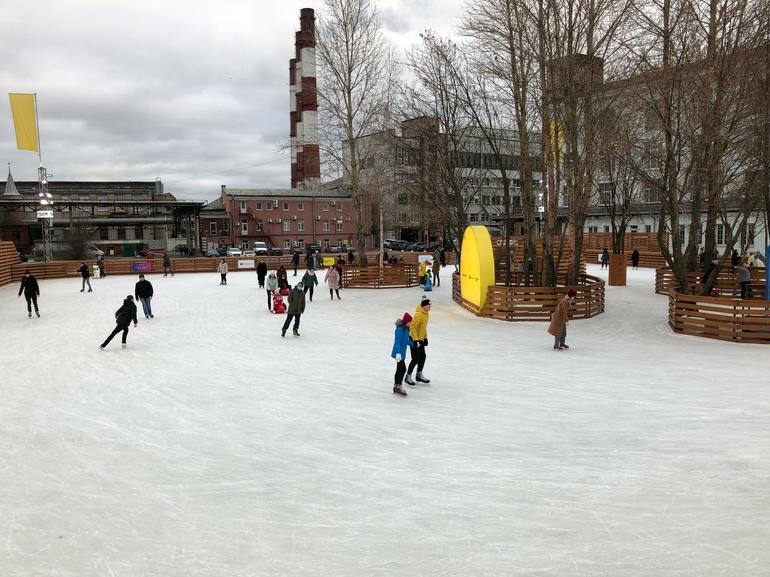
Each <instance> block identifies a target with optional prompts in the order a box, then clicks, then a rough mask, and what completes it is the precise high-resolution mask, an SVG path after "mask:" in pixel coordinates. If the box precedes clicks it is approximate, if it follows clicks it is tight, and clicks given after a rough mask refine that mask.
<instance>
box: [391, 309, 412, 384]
mask: <svg viewBox="0 0 770 577" xmlns="http://www.w3.org/2000/svg"><path fill="white" fill-rule="evenodd" d="M411 322H412V315H410V314H409V313H404V316H403V317H402V318H400V319H397V320H396V332H395V335H394V337H393V350H392V351H391V352H390V356H391V357H393V358H394V359H396V374H395V375H394V376H393V393H395V394H396V395H400V396H402V397H405V396H406V391H405V390H404V389H403V388H402V387H401V383H402V382H403V380H404V375H405V374H406V361H405V359H406V349H407V348H408V347H411V346H412V339H411V338H410V337H409V325H410V324H411Z"/></svg>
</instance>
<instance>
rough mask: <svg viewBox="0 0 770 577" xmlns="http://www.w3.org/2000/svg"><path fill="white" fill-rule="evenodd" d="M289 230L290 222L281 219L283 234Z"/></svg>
mask: <svg viewBox="0 0 770 577" xmlns="http://www.w3.org/2000/svg"><path fill="white" fill-rule="evenodd" d="M290 230H291V221H290V220H286V219H283V232H289V231H290Z"/></svg>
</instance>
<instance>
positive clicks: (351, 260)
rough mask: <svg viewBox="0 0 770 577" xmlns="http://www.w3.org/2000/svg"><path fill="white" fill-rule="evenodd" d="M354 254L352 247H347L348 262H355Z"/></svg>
mask: <svg viewBox="0 0 770 577" xmlns="http://www.w3.org/2000/svg"><path fill="white" fill-rule="evenodd" d="M355 258H356V257H355V255H354V254H353V249H352V248H349V249H348V264H350V265H352V264H353V263H354V262H355Z"/></svg>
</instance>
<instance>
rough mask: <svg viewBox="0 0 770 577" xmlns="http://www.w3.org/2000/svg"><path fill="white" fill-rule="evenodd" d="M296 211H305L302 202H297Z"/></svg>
mask: <svg viewBox="0 0 770 577" xmlns="http://www.w3.org/2000/svg"><path fill="white" fill-rule="evenodd" d="M297 210H305V203H304V202H298V203H297Z"/></svg>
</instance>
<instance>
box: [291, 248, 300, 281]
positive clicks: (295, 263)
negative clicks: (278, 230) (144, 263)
mask: <svg viewBox="0 0 770 577" xmlns="http://www.w3.org/2000/svg"><path fill="white" fill-rule="evenodd" d="M291 265H292V266H293V267H294V276H297V267H298V266H299V253H298V252H297V251H294V254H293V255H291Z"/></svg>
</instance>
